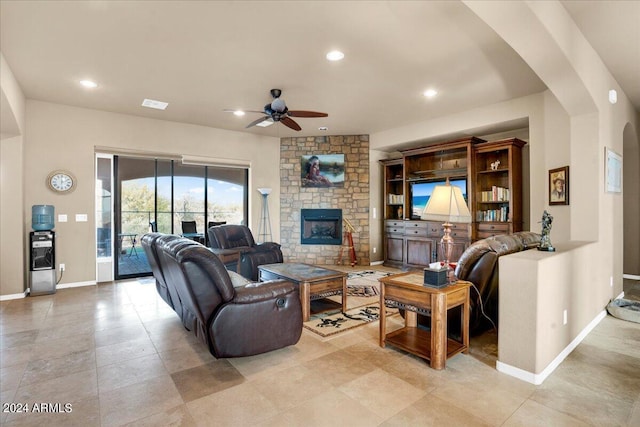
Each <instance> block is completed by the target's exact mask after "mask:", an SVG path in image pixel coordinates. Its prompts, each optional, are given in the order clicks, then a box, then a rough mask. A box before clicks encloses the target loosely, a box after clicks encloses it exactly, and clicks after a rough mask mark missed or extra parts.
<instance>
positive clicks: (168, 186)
mask: <svg viewBox="0 0 640 427" xmlns="http://www.w3.org/2000/svg"><path fill="white" fill-rule="evenodd" d="M114 175H115V178H116V179H115V207H114V222H115V230H114V236H116V239H115V240H114V246H115V247H114V252H115V257H117V262H115V263H114V264H115V279H116V280H117V279H124V278H131V277H139V276H145V275H146V276H148V275H150V274H151V267H150V266H149V263H148V261H147V258H146V255H145V253H144V251H143V249H142V247H141V246H140V238H141V237H142V235H143V234H145V233H147V232H148V231H158V232H160V233H166V234H178V235H185V237H189V238H192V239H194V240H198V241H200V242H202V243H206V234H207V227H208V225H209V223H210V222H217V223H221V222H224V223H227V224H247V222H248V221H247V218H248V175H249V174H248V170H247V169H239V168H224V167H213V166H191V165H183V164H182V163H180V162H178V161H174V160H157V159H144V158H129V157H122V156H114ZM194 223H195V224H194ZM115 257H114V258H115Z"/></svg>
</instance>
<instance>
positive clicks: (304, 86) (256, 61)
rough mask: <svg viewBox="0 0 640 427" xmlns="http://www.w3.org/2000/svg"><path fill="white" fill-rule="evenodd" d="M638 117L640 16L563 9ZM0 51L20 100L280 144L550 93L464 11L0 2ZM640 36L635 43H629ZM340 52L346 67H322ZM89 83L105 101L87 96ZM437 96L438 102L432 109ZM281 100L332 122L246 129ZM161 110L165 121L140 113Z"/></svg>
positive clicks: (423, 6) (639, 9)
mask: <svg viewBox="0 0 640 427" xmlns="http://www.w3.org/2000/svg"><path fill="white" fill-rule="evenodd" d="M563 4H564V5H565V7H566V8H567V10H568V11H569V12H570V14H571V15H572V16H573V17H574V20H575V21H576V23H577V24H578V25H579V27H580V28H581V29H582V30H583V32H584V33H585V36H586V37H587V39H588V40H589V41H590V42H591V43H592V44H593V46H594V48H595V49H596V50H597V51H598V53H599V54H600V55H601V57H602V58H603V60H604V61H605V63H606V64H607V65H608V66H609V67H610V69H611V72H612V74H613V75H614V76H615V77H616V79H617V80H618V82H619V84H620V85H621V86H622V87H623V89H625V91H628V92H627V95H628V96H629V97H630V98H631V99H632V102H634V104H635V106H636V107H639V106H640V82H639V80H640V79H638V78H637V76H638V75H640V71H639V70H640V68H639V67H640V47H639V46H640V43H639V40H640V38H639V37H638V31H639V30H638V28H639V27H640V22H639V21H638V19H639V17H640V2H638V1H627V2H600V1H580V2H577V1H564V2H563ZM0 7H1V9H0V11H1V14H0V43H1V44H0V48H1V50H2V53H3V55H4V56H5V58H6V59H7V62H8V63H9V65H10V67H11V69H12V70H13V72H14V74H15V76H16V79H17V80H18V82H19V83H20V85H21V87H22V89H23V91H24V93H25V96H26V97H27V98H30V99H38V100H44V101H50V102H56V103H61V104H67V105H73V106H79V107H85V108H93V109H98V110H105V111H111V112H118V113H124V114H132V115H137V116H144V117H152V118H158V119H163V120H172V121H178V122H184V123H192V124H198V125H204V126H211V127H216V128H222V129H230V130H235V131H247V132H252V133H257V134H262V135H269V136H277V137H285V136H293V135H299V136H307V135H319V134H322V133H323V132H322V131H319V130H318V127H319V126H327V127H328V128H329V131H328V132H327V133H328V134H334V135H335V134H343V135H344V134H362V133H364V134H369V133H374V132H377V131H381V130H385V129H390V128H394V127H397V126H402V125H406V124H410V123H414V122H418V121H424V120H426V119H429V118H434V117H438V116H444V115H448V114H452V113H455V112H458V111H463V110H467V109H471V108H474V107H478V106H482V105H487V104H491V103H495V102H500V101H504V100H507V99H511V98H517V97H521V96H525V95H528V94H531V93H537V92H541V91H543V90H545V89H546V87H545V85H544V84H543V83H542V82H541V81H540V79H538V77H537V76H536V75H535V74H534V73H533V71H532V70H531V69H530V68H529V67H528V66H527V64H525V63H524V62H523V61H522V59H521V58H520V57H519V56H518V55H517V54H516V53H515V52H514V51H513V50H512V49H511V48H510V47H509V46H508V45H507V44H506V43H505V42H504V41H502V39H501V38H499V37H498V36H497V35H496V34H495V33H494V32H493V31H492V30H491V29H490V28H489V27H487V26H486V25H485V24H484V23H483V22H482V21H481V20H480V19H478V18H477V17H476V16H475V15H474V14H473V13H472V12H471V11H470V10H469V9H468V8H467V7H466V6H465V5H464V4H462V3H460V2H457V1H430V2H426V1H422V2H420V1H406V2H405V1H388V2H387V1H342V2H328V1H322V2H321V1H304V2H276V1H242V2H238V1H234V2H232V1H215V2H213V1H210V2H206V1H189V2H185V1H182V2H179V1H162V2H156V1H135V2H134V1H128V2H124V1H122V2H115V1H111V2H104V1H90V2H87V1H83V2H81V1H68V2H61V1H22V2H18V1H2V2H0ZM631 28H633V29H631ZM332 49H340V50H342V51H343V52H344V53H345V54H346V58H345V59H344V60H343V61H341V62H336V63H332V62H328V61H327V60H326V59H325V54H326V53H327V52H328V51H329V50H332ZM85 78H88V79H92V80H94V81H96V82H97V83H98V84H99V87H98V88H97V89H93V90H87V89H84V88H82V87H80V86H79V85H78V81H79V80H81V79H85ZM430 87H434V88H436V89H437V90H438V91H439V94H438V96H437V97H436V98H434V99H426V98H425V97H424V96H422V92H423V91H424V90H426V89H427V88H430ZM271 88H280V89H282V90H283V94H282V98H283V99H284V100H286V102H287V106H288V107H289V108H290V109H293V110H315V111H322V112H326V113H328V114H329V117H328V118H302V119H296V120H297V121H298V123H299V124H300V125H301V126H302V131H301V132H294V131H292V130H290V129H288V128H286V127H284V126H283V125H281V124H276V125H274V126H271V127H269V128H256V127H254V128H251V129H245V125H246V124H248V123H249V122H251V121H253V120H254V119H257V118H258V117H260V116H259V115H257V114H247V116H245V117H242V118H238V117H235V116H234V115H233V114H230V113H225V112H223V110H224V109H236V108H239V109H253V110H261V109H262V107H263V106H264V105H265V104H266V103H268V102H270V101H271V97H270V95H269V90H270V89H271ZM144 98H152V99H155V100H160V101H166V102H168V103H169V107H168V108H167V110H166V111H155V110H149V109H146V108H143V107H141V106H140V104H141V103H142V100H143V99H144Z"/></svg>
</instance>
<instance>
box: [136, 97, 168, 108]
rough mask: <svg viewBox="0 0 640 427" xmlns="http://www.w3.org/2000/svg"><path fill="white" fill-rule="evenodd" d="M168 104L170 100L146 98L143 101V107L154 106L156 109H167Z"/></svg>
mask: <svg viewBox="0 0 640 427" xmlns="http://www.w3.org/2000/svg"><path fill="white" fill-rule="evenodd" d="M168 105H169V103H168V102H162V101H156V100H153V99H145V100H144V101H142V106H143V107H147V108H154V109H156V110H165V109H166V108H167V106H168Z"/></svg>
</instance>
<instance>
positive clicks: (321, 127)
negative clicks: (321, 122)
mask: <svg viewBox="0 0 640 427" xmlns="http://www.w3.org/2000/svg"><path fill="white" fill-rule="evenodd" d="M318 130H329V128H328V127H326V126H320V127H319V128H318Z"/></svg>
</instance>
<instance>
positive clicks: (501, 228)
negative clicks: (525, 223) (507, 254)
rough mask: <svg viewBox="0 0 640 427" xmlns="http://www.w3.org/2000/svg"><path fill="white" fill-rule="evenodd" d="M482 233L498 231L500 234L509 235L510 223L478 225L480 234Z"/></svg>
mask: <svg viewBox="0 0 640 427" xmlns="http://www.w3.org/2000/svg"><path fill="white" fill-rule="evenodd" d="M480 231H496V232H498V234H500V233H508V232H509V224H508V223H504V224H501V223H495V222H488V223H482V222H481V223H478V232H480Z"/></svg>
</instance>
